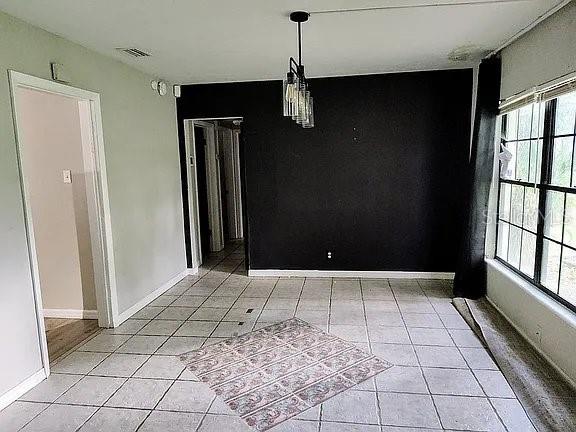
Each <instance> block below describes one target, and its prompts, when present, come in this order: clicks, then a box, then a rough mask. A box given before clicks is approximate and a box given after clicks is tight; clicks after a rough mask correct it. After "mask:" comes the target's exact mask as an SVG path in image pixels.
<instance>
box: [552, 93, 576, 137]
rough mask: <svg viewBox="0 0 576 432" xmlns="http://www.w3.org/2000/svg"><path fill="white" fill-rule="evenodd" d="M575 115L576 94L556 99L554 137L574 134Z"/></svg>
mask: <svg viewBox="0 0 576 432" xmlns="http://www.w3.org/2000/svg"><path fill="white" fill-rule="evenodd" d="M575 115H576V92H573V93H568V94H566V95H564V96H560V97H559V98H558V102H557V104H556V123H555V131H554V132H555V133H554V134H555V135H565V134H573V133H574V122H575V120H574V116H575Z"/></svg>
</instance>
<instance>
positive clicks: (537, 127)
mask: <svg viewBox="0 0 576 432" xmlns="http://www.w3.org/2000/svg"><path fill="white" fill-rule="evenodd" d="M533 107H534V114H533V117H532V134H531V137H532V138H542V136H543V135H544V113H545V109H546V104H545V103H541V104H539V105H537V104H534V105H533Z"/></svg>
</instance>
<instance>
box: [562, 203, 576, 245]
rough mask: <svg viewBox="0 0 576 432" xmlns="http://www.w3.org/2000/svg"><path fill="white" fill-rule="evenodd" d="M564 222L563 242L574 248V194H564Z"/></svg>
mask: <svg viewBox="0 0 576 432" xmlns="http://www.w3.org/2000/svg"><path fill="white" fill-rule="evenodd" d="M565 218H566V219H565V222H564V244H567V245H568V246H572V247H575V248H576V195H575V194H567V195H566V216H565Z"/></svg>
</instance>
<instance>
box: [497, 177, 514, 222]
mask: <svg viewBox="0 0 576 432" xmlns="http://www.w3.org/2000/svg"><path fill="white" fill-rule="evenodd" d="M511 194H512V187H511V185H510V184H509V183H501V184H500V205H499V207H498V217H500V219H504V220H505V221H509V220H510V196H511Z"/></svg>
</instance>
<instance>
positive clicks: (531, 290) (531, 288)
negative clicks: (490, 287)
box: [486, 259, 576, 329]
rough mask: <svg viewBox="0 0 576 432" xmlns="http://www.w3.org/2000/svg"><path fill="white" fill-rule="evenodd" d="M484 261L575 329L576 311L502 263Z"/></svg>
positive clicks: (490, 260) (491, 260) (489, 260)
mask: <svg viewBox="0 0 576 432" xmlns="http://www.w3.org/2000/svg"><path fill="white" fill-rule="evenodd" d="M486 263H487V265H488V266H489V267H491V268H492V269H493V270H494V271H496V272H498V273H500V274H502V275H503V276H504V277H506V278H507V279H509V280H510V281H511V282H512V283H513V284H514V285H516V286H517V287H519V288H521V289H522V290H523V291H524V292H525V293H526V294H527V295H529V296H530V297H531V298H532V299H533V300H534V301H536V302H538V303H539V304H541V305H542V306H544V307H546V308H547V309H549V310H550V312H552V313H553V314H554V315H556V316H558V317H559V318H560V319H562V320H564V321H566V322H568V323H570V324H571V325H572V326H573V327H574V328H575V329H576V313H574V312H573V311H571V310H570V309H569V308H567V307H566V306H564V305H563V304H562V303H559V302H558V301H556V300H554V299H553V298H552V297H550V296H549V295H547V294H546V293H545V292H543V291H542V290H541V289H539V288H538V287H537V286H535V285H534V284H532V283H530V282H529V281H527V280H526V279H524V278H523V277H522V276H520V275H518V274H517V273H516V272H514V271H513V270H511V269H509V268H508V267H506V266H505V265H504V264H502V263H500V262H498V260H495V259H486Z"/></svg>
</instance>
